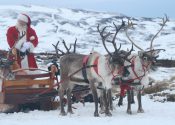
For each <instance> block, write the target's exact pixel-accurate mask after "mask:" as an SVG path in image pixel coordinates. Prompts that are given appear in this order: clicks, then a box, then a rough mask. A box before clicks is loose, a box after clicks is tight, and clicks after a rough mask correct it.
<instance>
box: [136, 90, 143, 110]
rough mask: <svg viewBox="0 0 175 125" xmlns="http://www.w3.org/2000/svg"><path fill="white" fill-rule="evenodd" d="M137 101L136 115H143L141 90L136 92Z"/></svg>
mask: <svg viewBox="0 0 175 125" xmlns="http://www.w3.org/2000/svg"><path fill="white" fill-rule="evenodd" d="M137 100H138V110H137V112H138V113H144V110H143V108H142V100H141V90H139V91H138V93H137Z"/></svg>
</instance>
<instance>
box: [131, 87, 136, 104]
mask: <svg viewBox="0 0 175 125" xmlns="http://www.w3.org/2000/svg"><path fill="white" fill-rule="evenodd" d="M134 103H135V101H134V90H133V89H131V104H134Z"/></svg>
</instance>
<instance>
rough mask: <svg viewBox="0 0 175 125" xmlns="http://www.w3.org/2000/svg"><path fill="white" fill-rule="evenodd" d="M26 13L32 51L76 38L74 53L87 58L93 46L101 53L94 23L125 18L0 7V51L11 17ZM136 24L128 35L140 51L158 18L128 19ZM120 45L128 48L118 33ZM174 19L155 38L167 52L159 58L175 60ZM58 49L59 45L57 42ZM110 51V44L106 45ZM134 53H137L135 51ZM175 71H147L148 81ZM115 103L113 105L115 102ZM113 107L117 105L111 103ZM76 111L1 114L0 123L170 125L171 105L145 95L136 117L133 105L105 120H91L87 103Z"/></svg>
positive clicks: (13, 19)
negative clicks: (34, 40) (34, 37)
mask: <svg viewBox="0 0 175 125" xmlns="http://www.w3.org/2000/svg"><path fill="white" fill-rule="evenodd" d="M21 12H23V13H27V14H29V15H30V17H31V19H32V21H33V22H32V27H34V29H35V30H36V32H37V34H38V37H39V45H38V47H37V48H36V49H35V52H47V51H53V50H54V48H53V46H52V44H56V42H57V41H58V40H62V39H64V40H65V41H66V42H67V44H72V43H73V42H74V40H75V38H76V37H77V38H78V41H77V43H78V48H77V51H78V52H79V53H85V54H88V53H89V52H90V50H91V49H92V48H94V49H95V50H96V51H99V52H101V53H106V52H105V49H104V48H103V46H102V44H101V40H100V37H99V33H98V32H97V30H96V27H97V24H100V25H102V26H106V25H112V22H115V23H116V24H117V25H118V24H120V22H121V19H122V18H123V19H124V20H126V18H127V16H124V15H122V14H114V13H113V14H110V13H104V12H103V13H100V12H91V11H85V10H75V9H65V8H59V9H52V8H46V7H39V6H0V31H1V32H0V43H1V45H0V49H5V50H8V48H9V47H8V45H7V42H6V31H7V29H8V27H9V26H12V25H15V23H16V18H17V15H18V14H19V13H21ZM132 19H133V20H134V23H137V24H138V25H137V26H135V29H134V30H130V33H131V36H132V37H133V39H135V40H136V43H137V44H139V46H141V47H142V48H143V49H147V48H148V47H149V44H150V41H151V36H152V35H153V34H155V33H156V32H157V31H158V29H159V28H160V25H159V24H160V23H161V19H160V18H132ZM116 41H117V42H118V44H117V45H119V43H122V48H123V49H125V50H126V49H127V48H130V47H131V44H130V43H129V42H128V40H127V38H126V36H125V34H124V32H121V33H119V35H118V37H117V40H116ZM174 41H175V20H174V19H171V18H170V22H168V23H167V25H166V26H165V28H164V30H163V31H162V33H161V34H160V35H159V37H158V38H157V39H156V40H155V43H154V47H155V48H162V49H166V52H162V53H160V58H166V59H170V58H172V59H174V55H175V51H173V49H174V48H175V42H174ZM59 47H60V48H62V47H63V45H62V44H61V45H60V46H59ZM108 47H109V49H111V50H112V46H111V45H108ZM135 50H136V51H135V52H137V49H136V48H135ZM174 72H175V69H174V68H158V70H157V71H156V72H151V73H150V77H152V78H153V79H155V80H156V81H162V80H164V79H170V78H171V77H173V76H174V75H175V74H174ZM115 103H116V102H115ZM115 105H116V104H115ZM73 106H74V107H76V108H77V109H75V110H74V113H75V114H73V115H70V114H69V115H67V116H64V117H63V116H60V115H59V112H60V110H59V109H58V110H55V111H38V110H36V111H31V112H29V113H22V112H19V113H12V114H3V113H1V114H0V124H1V125H31V124H33V125H48V124H52V125H57V124H65V125H66V124H71V125H74V124H75V125H89V124H91V125H95V124H101V125H106V124H108V125H114V124H122V125H125V124H126V125H131V124H134V125H148V124H159V125H165V124H167V125H169V124H174V122H175V119H174V116H175V106H174V103H172V102H166V103H160V102H153V100H151V99H149V96H148V95H145V96H144V97H143V107H144V110H145V113H142V114H138V113H136V111H137V105H133V108H132V109H133V114H132V115H128V114H126V106H127V104H126V100H125V103H124V106H122V107H116V109H115V110H114V111H113V112H112V114H113V116H112V117H105V116H104V114H102V115H101V117H99V118H94V116H93V112H94V104H93V103H92V104H90V103H86V106H85V107H83V105H82V104H74V105H73Z"/></svg>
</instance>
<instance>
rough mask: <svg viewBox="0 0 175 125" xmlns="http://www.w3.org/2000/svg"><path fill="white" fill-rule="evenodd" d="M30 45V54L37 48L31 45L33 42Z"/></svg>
mask: <svg viewBox="0 0 175 125" xmlns="http://www.w3.org/2000/svg"><path fill="white" fill-rule="evenodd" d="M29 43H30V48H29V49H30V52H33V51H34V49H35V46H34V45H33V43H31V42H29Z"/></svg>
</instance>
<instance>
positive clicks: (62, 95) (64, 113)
mask: <svg viewBox="0 0 175 125" xmlns="http://www.w3.org/2000/svg"><path fill="white" fill-rule="evenodd" d="M58 93H59V96H60V106H61V112H60V115H62V116H65V115H66V112H65V110H64V101H63V100H64V99H63V98H64V90H63V89H61V87H60V89H59V92H58Z"/></svg>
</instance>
